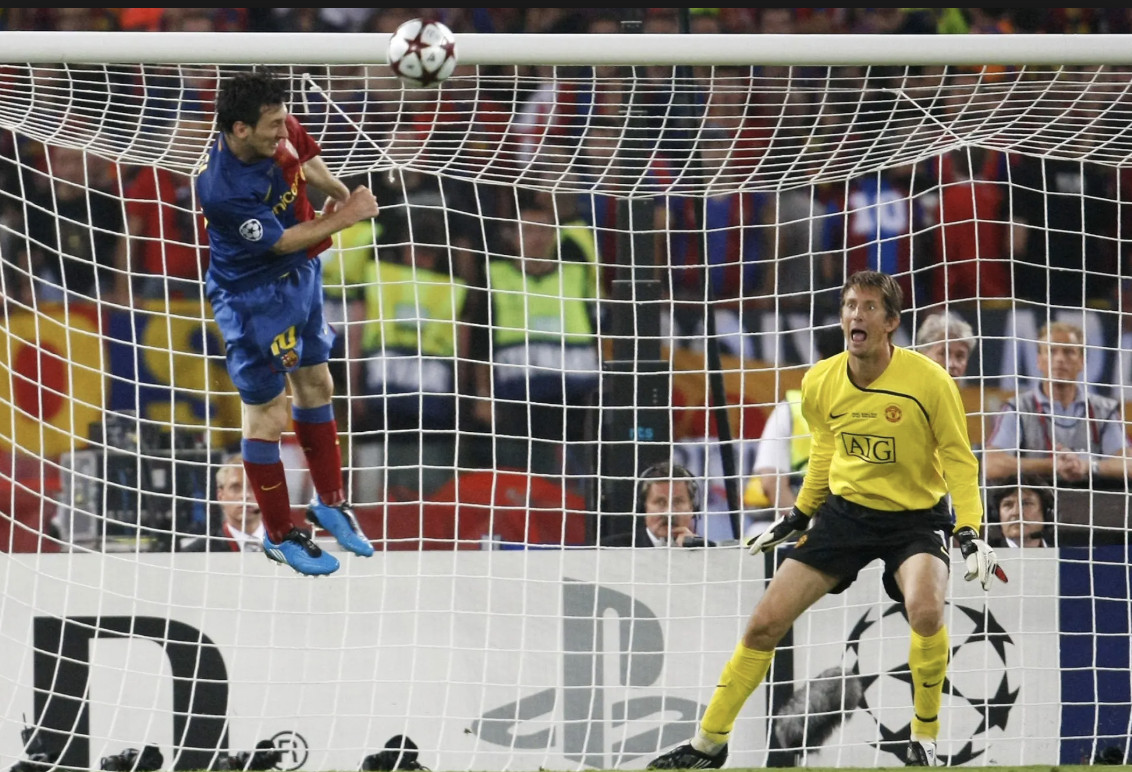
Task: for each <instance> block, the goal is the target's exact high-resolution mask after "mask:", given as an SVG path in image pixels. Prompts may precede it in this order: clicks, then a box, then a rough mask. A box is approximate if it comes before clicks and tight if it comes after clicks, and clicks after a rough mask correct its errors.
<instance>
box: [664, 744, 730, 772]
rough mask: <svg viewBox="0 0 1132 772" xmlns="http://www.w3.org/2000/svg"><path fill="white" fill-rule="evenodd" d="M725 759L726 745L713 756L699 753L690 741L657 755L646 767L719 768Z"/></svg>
mask: <svg viewBox="0 0 1132 772" xmlns="http://www.w3.org/2000/svg"><path fill="white" fill-rule="evenodd" d="M725 761H727V746H726V745H724V746H723V747H722V748H720V749H719V753H716V754H715V755H714V756H712V755H710V754H707V753H701V752H700V751H698V750H696V749H695V748H693V747H692V744H691V743H684V744H683V745H678V746H676V747H675V748H673V749H672V750H670V751H669V752H668V753H665V754H663V755H661V756H657V757H656V758H655V759H653V760H652V761H650V762H649V765H648V766H647V767H646V769H719V768H720V767H722V766H723V763H724V762H725Z"/></svg>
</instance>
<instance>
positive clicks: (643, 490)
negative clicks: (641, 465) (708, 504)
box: [601, 461, 715, 547]
mask: <svg viewBox="0 0 1132 772" xmlns="http://www.w3.org/2000/svg"><path fill="white" fill-rule="evenodd" d="M699 493H700V484H699V482H697V481H696V478H695V477H693V476H692V473H691V472H689V471H688V470H687V469H686V468H685V467H683V466H680V465H679V464H672V463H669V462H667V461H662V462H660V463H658V464H653V465H652V466H650V467H648V468H647V469H645V470H644V471H643V472H641V476H640V482H639V483H638V484H637V504H636V510H637V515H638V517H637V526H636V527H635V528H634V529H633V530H632V531H627V532H624V533H615V534H610V535H608V536H606V537H604V538H603V539H602V540H601V546H603V547H705V546H707V547H712V546H715V545H714V544H712V542H709V541H707V540H705V539H704V538H703V537H702V536H699V535H698V534H697V533H696V530H695V517H696V512H697V510H698V508H699Z"/></svg>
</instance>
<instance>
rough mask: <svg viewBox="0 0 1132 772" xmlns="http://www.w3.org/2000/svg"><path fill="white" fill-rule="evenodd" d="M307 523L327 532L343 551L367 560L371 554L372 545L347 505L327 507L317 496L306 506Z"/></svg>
mask: <svg viewBox="0 0 1132 772" xmlns="http://www.w3.org/2000/svg"><path fill="white" fill-rule="evenodd" d="M307 522H308V523H310V524H311V525H313V526H315V527H316V528H322V529H323V530H326V531H329V532H330V535H331V536H333V537H334V538H335V539H337V540H338V543H339V544H341V545H342V548H343V549H346V550H349V551H350V552H353V553H354V554H355V555H361V556H362V557H363V558H368V557H369V556H370V555H372V554H373V545H372V544H370V543H369V539H367V538H366V535H365V534H364V533H362V529H361V528H360V527H359V526H358V519H357V518H356V517H354V510H353V508H352V507H351V506H350V505H349V504H345V503H343V504H339V505H338V506H336V507H328V506H326V505H325V504H323V503H322V500H321V499H319V498H318V497H317V496H316V497H315V498H313V499H312V500H311V503H310V504H309V505H308V506H307Z"/></svg>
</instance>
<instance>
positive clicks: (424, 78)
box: [388, 19, 456, 88]
mask: <svg viewBox="0 0 1132 772" xmlns="http://www.w3.org/2000/svg"><path fill="white" fill-rule="evenodd" d="M388 56H389V66H390V68H392V70H393V73H394V74H395V75H396V76H397V77H398V78H400V79H401V82H402V83H404V84H405V85H406V86H410V87H412V88H424V87H429V86H439V85H440V84H441V83H442V82H443V81H444V80H445V79H446V78H447V77H448V76H449V75H451V74H452V71H453V70H454V69H456V37H455V36H454V35H453V34H452V30H450V29H448V27H446V26H444V25H443V24H441V23H440V22H438V21H435V20H433V19H412V20H410V21H407V22H405V23H404V24H402V25H401V26H400V27H398V28H397V31H396V32H394V33H393V37H391V38H390V39H389V50H388Z"/></svg>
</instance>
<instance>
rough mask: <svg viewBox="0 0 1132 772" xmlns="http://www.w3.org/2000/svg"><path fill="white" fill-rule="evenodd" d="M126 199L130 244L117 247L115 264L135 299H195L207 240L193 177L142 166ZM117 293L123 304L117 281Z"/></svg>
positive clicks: (202, 127)
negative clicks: (129, 284) (194, 191)
mask: <svg viewBox="0 0 1132 772" xmlns="http://www.w3.org/2000/svg"><path fill="white" fill-rule="evenodd" d="M179 130H180V131H182V132H187V131H192V130H194V129H193V128H192V127H189V126H184V127H180V128H179ZM195 130H196V131H197V133H199V134H200V136H201V137H204V138H207V136H208V134H209V133H210V130H209V126H208V124H199V125H198V126H197V128H196V129H195ZM201 144H202V146H203V144H204V140H202V142H201ZM125 197H126V227H127V231H128V233H129V239H122V240H121V241H120V242H119V247H120V248H119V250H118V252H117V254H116V256H115V257H116V260H115V262H116V264H117V268H118V270H119V271H120V272H121V275H122V276H124V277H132V278H133V279H134V282H133V285H134V286H133V291H134V294H135V296H136V297H142V298H147V299H158V300H160V299H164V298H172V299H199V298H200V297H201V296H202V294H203V289H204V284H203V281H204V272H205V271H206V270H207V269H208V248H207V245H208V237H207V235H206V233H205V228H204V219H203V217H202V216H201V215H200V213H199V211H198V207H197V206H196V201H195V199H194V198H193V183H192V178H191V177H189V176H188V175H185V174H182V173H180V172H173V171H169V170H168V169H166V168H164V167H160V166H146V167H142V168H140V169H138V170H137V172H136V174H135V175H134V177H133V180H132V181H131V182H130V183H129V184H128V185H127V186H126V189H125ZM123 247H125V248H123ZM116 290H117V292H116V293H115V296H114V298H113V299H114V300H115V302H117V303H120V304H122V305H128V304H129V301H130V298H129V295H128V294H127V282H126V281H118V282H116Z"/></svg>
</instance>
